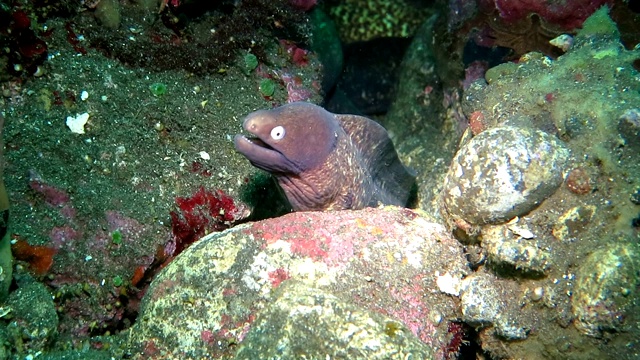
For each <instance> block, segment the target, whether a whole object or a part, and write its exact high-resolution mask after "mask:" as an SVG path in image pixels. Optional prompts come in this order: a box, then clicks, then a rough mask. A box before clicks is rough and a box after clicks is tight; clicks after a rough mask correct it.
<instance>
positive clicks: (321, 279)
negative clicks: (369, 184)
mask: <svg viewBox="0 0 640 360" xmlns="http://www.w3.org/2000/svg"><path fill="white" fill-rule="evenodd" d="M444 272H447V273H449V274H450V275H451V276H453V277H455V278H457V279H460V278H462V277H463V276H464V275H466V273H467V268H466V260H465V259H464V256H463V253H462V247H461V245H460V244H459V243H458V241H457V240H455V239H453V238H452V237H450V236H449V235H448V234H447V231H446V230H445V228H444V227H443V226H441V225H437V224H435V223H431V222H429V221H428V220H427V219H426V218H424V217H422V216H420V215H419V214H417V213H415V212H413V211H411V210H407V209H400V208H395V207H387V208H383V209H365V210H361V211H341V212H327V213H319V212H310V213H305V212H299V213H292V214H288V215H285V216H282V217H280V218H276V219H269V220H265V221H261V222H256V223H250V224H245V225H241V226H238V227H235V228H232V229H230V230H228V231H225V232H222V233H216V234H212V235H209V236H207V237H205V238H203V239H202V240H200V241H199V242H197V243H196V244H194V245H193V246H191V247H190V248H189V249H187V250H186V251H185V252H184V253H182V254H181V255H180V256H179V257H177V258H176V259H175V260H174V261H173V262H171V263H170V264H169V266H168V267H167V268H165V269H164V270H163V271H162V272H161V273H160V274H159V275H158V277H157V278H156V279H155V280H154V282H153V284H152V286H151V287H150V289H149V291H148V292H147V294H146V297H145V299H144V301H143V305H142V308H141V313H140V316H139V319H138V321H137V322H136V324H135V326H134V327H133V328H132V330H131V332H130V341H131V344H132V346H133V347H134V348H136V349H138V356H139V357H145V356H146V357H153V356H156V357H173V358H182V359H195V358H201V357H204V356H208V357H211V358H233V356H235V352H236V348H237V345H238V344H240V345H242V344H243V341H244V340H245V338H246V336H247V334H248V333H250V332H251V331H260V330H254V329H253V326H254V323H255V321H256V319H257V318H260V319H262V320H260V322H259V325H258V326H261V327H262V328H264V326H268V325H267V323H269V322H272V323H273V324H278V323H279V322H280V321H284V319H270V318H269V316H267V315H265V314H268V313H273V314H276V313H278V311H280V310H278V309H281V310H282V309H283V308H282V306H284V305H282V304H284V303H286V302H287V301H291V300H290V299H289V300H287V299H285V298H283V295H282V294H280V295H274V290H275V289H276V288H278V287H279V286H281V284H282V283H283V282H286V281H293V280H297V281H299V284H301V285H300V286H305V287H311V288H317V289H319V291H322V292H323V293H325V294H326V297H327V300H325V301H320V300H318V301H319V304H325V305H326V307H324V309H325V310H326V311H329V308H334V309H336V311H338V310H337V309H342V308H344V306H346V305H344V303H345V302H348V303H349V306H348V308H349V309H353V312H352V314H354V316H356V315H355V314H360V315H358V316H360V319H361V320H363V319H364V318H366V317H371V318H372V319H377V320H375V321H383V320H382V319H392V320H393V321H397V322H399V323H402V324H403V325H402V326H400V327H398V331H403V334H404V330H401V329H404V328H407V329H408V330H409V332H410V334H407V335H406V339H407V340H406V341H407V342H409V343H411V344H414V342H413V340H411V339H412V338H414V337H415V338H414V339H419V340H420V342H422V344H423V345H424V346H426V347H427V348H429V349H431V351H433V354H434V356H436V357H442V356H443V355H444V354H445V353H446V352H447V344H448V341H449V336H448V331H447V326H448V322H449V321H450V320H453V319H456V318H458V317H459V313H458V312H457V307H456V304H455V301H454V299H453V298H452V297H450V296H448V295H445V294H442V293H440V292H439V291H438V287H437V285H436V279H437V276H438V275H439V274H440V273H444ZM287 291H290V292H294V293H295V291H298V290H296V289H290V290H287ZM300 291H302V292H304V291H308V290H300ZM329 298H331V299H334V298H335V300H330V299H329ZM278 299H279V300H278ZM308 301H315V300H313V299H310V298H308V297H306V296H301V299H300V302H301V304H300V307H301V309H302V308H305V303H306V302H308ZM275 303H278V304H280V305H278V304H275ZM332 304H333V305H332ZM319 306H320V305H319ZM288 309H289V310H282V311H292V312H295V310H293V305H292V307H289V308H288ZM322 313H325V314H326V312H325V311H322ZM318 316H320V315H318ZM319 319H320V318H319ZM327 319H333V320H331V321H332V322H334V324H335V325H336V326H338V325H339V324H340V323H341V322H339V321H337V319H336V318H335V317H334V316H331V315H330V314H327ZM354 320H355V321H356V323H357V322H358V320H357V319H354ZM289 321H291V323H290V324H289V325H287V326H289V327H290V328H292V329H302V328H303V327H304V324H306V322H305V321H308V320H305V318H304V317H299V318H298V319H297V320H295V319H293V320H289ZM384 321H387V320H384ZM344 324H346V323H344ZM326 325H327V326H319V327H318V328H317V329H314V331H317V333H316V335H317V336H318V337H320V338H327V339H329V338H332V337H333V336H336V334H338V333H340V332H341V330H340V329H339V328H335V327H332V326H329V324H328V323H326ZM389 326H391V328H394V329H395V325H389ZM375 328H377V329H378V331H380V332H385V329H384V327H375ZM395 331H396V330H393V331H392V333H395ZM281 335H282V336H279V335H273V336H274V337H273V338H272V339H273V340H274V341H275V340H276V339H277V340H278V341H277V342H278V343H282V342H287V341H289V342H291V343H293V342H296V340H295V339H296V336H297V335H299V334H298V333H297V332H296V331H293V332H291V333H287V334H281ZM356 335H358V334H357V333H354V334H352V336H354V337H352V338H351V340H352V341H356V338H355V337H356ZM409 335H410V336H411V338H410V336H409ZM256 336H258V335H257V334H256V333H254V335H252V339H253V340H252V341H258V342H259V343H260V344H261V345H260V346H266V345H265V344H264V343H263V341H266V339H265V338H263V339H262V340H256ZM371 336H372V339H375V338H376V337H378V338H379V337H380V336H383V335H382V334H380V333H377V334H371ZM387 336H388V335H387ZM403 336H405V335H403ZM345 341H346V340H345ZM386 344H387V345H385V349H391V350H388V351H389V352H384V353H385V354H391V353H393V352H394V351H397V352H398V353H400V352H402V351H405V350H406V349H409V348H411V347H410V346H409V345H407V343H403V342H395V341H394V340H393V339H387V340H386ZM393 344H396V345H398V346H397V347H394V346H392V345H393ZM307 345H308V348H307V349H306V351H307V354H309V358H319V357H321V358H324V357H325V354H326V355H328V356H331V357H332V358H333V357H334V356H338V355H339V354H340V352H339V351H338V350H337V349H335V351H338V352H337V353H331V351H328V350H329V348H328V347H326V346H325V345H323V344H322V343H307ZM276 346H277V345H276V344H272V347H276ZM412 346H413V345H412ZM354 347H355V345H354ZM403 349H404V350H403ZM415 349H418V348H417V347H416V348H415ZM360 350H361V351H365V350H366V349H360ZM369 350H371V349H369ZM247 351H248V350H247ZM274 351H275V350H274ZM340 351H341V350H340ZM354 351H355V350H354ZM385 351H387V350H385ZM416 351H419V352H420V351H424V349H423V350H419V349H418V350H416ZM422 354H425V353H424V352H422ZM389 356H390V355H389ZM283 358H286V357H283Z"/></svg>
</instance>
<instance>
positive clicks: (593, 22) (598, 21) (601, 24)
mask: <svg viewBox="0 0 640 360" xmlns="http://www.w3.org/2000/svg"><path fill="white" fill-rule="evenodd" d="M590 35H609V36H615V37H620V31H618V27H617V26H616V23H615V22H613V20H611V17H610V16H609V7H608V6H603V7H601V8H600V9H598V10H597V11H596V12H594V13H593V14H592V15H591V16H589V17H588V18H587V19H586V20H585V21H584V23H582V30H580V31H579V32H578V36H583V37H586V36H590Z"/></svg>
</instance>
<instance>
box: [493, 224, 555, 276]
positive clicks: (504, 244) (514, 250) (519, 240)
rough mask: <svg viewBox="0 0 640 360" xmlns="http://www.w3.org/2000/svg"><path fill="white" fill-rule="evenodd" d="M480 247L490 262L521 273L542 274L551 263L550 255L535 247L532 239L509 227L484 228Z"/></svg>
mask: <svg viewBox="0 0 640 360" xmlns="http://www.w3.org/2000/svg"><path fill="white" fill-rule="evenodd" d="M527 235H529V234H527ZM530 235H533V234H530ZM482 247H483V248H484V249H486V250H487V254H488V255H489V259H490V260H491V261H492V262H494V263H498V264H500V265H508V266H510V267H512V268H513V269H516V270H520V271H523V272H529V273H544V272H545V271H547V270H548V268H549V266H550V262H551V254H549V252H548V251H545V250H543V249H541V248H540V247H539V246H537V245H536V241H535V240H534V239H533V237H531V238H527V236H523V234H518V233H517V230H516V231H514V229H513V228H510V227H509V226H504V225H497V226H486V227H484V228H483V229H482Z"/></svg>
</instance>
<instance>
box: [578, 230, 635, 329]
mask: <svg viewBox="0 0 640 360" xmlns="http://www.w3.org/2000/svg"><path fill="white" fill-rule="evenodd" d="M639 275H640V248H639V247H638V245H636V244H624V243H622V244H617V245H613V246H609V247H607V248H604V249H599V250H597V251H596V252H594V253H593V254H591V255H589V257H588V258H587V259H586V260H585V262H584V263H583V264H582V266H580V269H579V270H578V272H577V273H576V290H575V293H574V294H573V296H572V297H571V305H572V309H573V313H574V315H575V316H576V322H575V324H576V327H577V328H578V330H580V331H581V332H583V333H585V334H587V335H592V336H601V335H602V333H603V332H605V331H616V332H617V331H623V330H627V331H628V330H630V329H631V327H632V326H633V324H634V322H635V323H636V324H637V323H638V321H639V320H640V314H638V313H637V305H634V302H637V301H638V297H639V296H640V291H639V288H638V285H640V282H639V281H638V276H639ZM632 309H634V310H633V311H632Z"/></svg>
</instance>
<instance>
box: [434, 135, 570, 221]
mask: <svg viewBox="0 0 640 360" xmlns="http://www.w3.org/2000/svg"><path fill="white" fill-rule="evenodd" d="M568 158H569V150H568V149H567V148H566V147H565V146H564V145H563V144H562V142H561V141H560V140H558V139H557V138H555V137H554V136H551V135H549V134H547V133H545V132H542V131H540V130H536V129H532V128H525V127H514V126H503V127H498V128H494V129H489V130H487V131H484V132H482V133H480V134H479V135H477V136H476V137H474V138H473V139H472V140H471V141H470V142H468V143H467V144H466V145H465V146H463V147H462V148H461V149H460V150H459V151H458V153H457V154H456V156H455V158H454V159H453V162H452V164H451V168H450V170H449V173H448V174H447V177H446V179H445V185H444V191H443V200H444V208H445V209H444V211H445V212H446V213H448V214H449V215H450V216H452V217H453V218H459V219H463V220H464V221H466V222H468V223H471V224H488V223H500V222H504V221H506V220H509V219H511V218H513V217H515V216H521V215H524V214H526V213H528V212H529V211H531V210H533V209H534V208H535V207H536V206H538V205H539V204H540V203H541V202H542V201H543V200H544V199H546V198H547V197H548V196H550V195H552V194H553V193H554V192H555V190H556V189H557V188H558V187H559V186H560V184H562V180H563V176H564V175H563V172H564V168H565V165H566V163H567V160H568Z"/></svg>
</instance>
